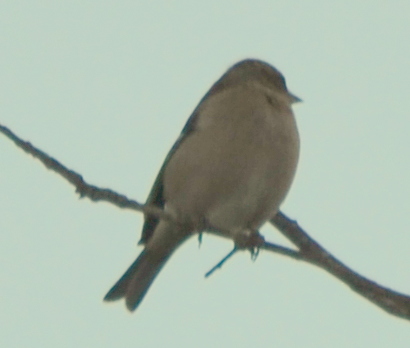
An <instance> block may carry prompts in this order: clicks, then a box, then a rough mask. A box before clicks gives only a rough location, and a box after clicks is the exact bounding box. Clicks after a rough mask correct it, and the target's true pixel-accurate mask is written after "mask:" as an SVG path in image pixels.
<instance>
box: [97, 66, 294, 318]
mask: <svg viewBox="0 0 410 348" xmlns="http://www.w3.org/2000/svg"><path fill="white" fill-rule="evenodd" d="M299 101H300V99H299V98H297V97H296V96H294V95H293V94H291V93H290V92H289V91H288V89H287V87H286V83H285V79H284V77H283V76H282V74H281V73H280V72H279V71H278V70H276V69H275V68H274V67H272V66H271V65H269V64H267V63H265V62H262V61H260V60H255V59H247V60H243V61H240V62H239V63H237V64H235V65H233V66H232V67H231V68H230V69H228V70H227V72H226V73H225V74H224V75H223V76H222V77H221V78H220V79H219V80H218V81H217V82H216V83H215V84H214V85H213V86H212V88H211V89H210V90H209V92H208V93H207V94H206V95H205V96H204V97H203V98H202V100H201V101H200V103H199V105H198V106H197V107H196V109H195V110H194V112H193V113H192V115H191V116H190V118H189V119H188V121H187V123H186V125H185V127H184V128H183V130H182V133H181V135H180V137H179V138H178V140H177V141H176V143H175V144H174V146H173V147H172V149H171V151H170V152H169V154H168V156H167V157H166V159H165V162H164V164H163V166H162V168H161V170H160V172H159V174H158V176H157V179H156V181H155V183H154V186H153V188H152V190H151V193H150V194H149V197H148V199H147V202H146V204H151V205H156V206H158V207H160V208H163V209H164V210H165V212H167V213H168V214H169V215H170V216H172V220H173V221H168V220H164V219H162V220H160V219H158V218H157V217H154V216H149V215H146V216H145V223H144V227H143V230H142V238H141V241H140V243H141V244H143V245H144V250H143V251H142V252H141V254H140V255H139V256H138V258H137V259H136V260H135V262H134V263H133V264H132V265H131V266H130V267H129V268H128V270H127V271H126V272H125V274H124V275H123V276H122V277H121V278H120V280H118V282H117V283H116V284H115V285H114V286H113V287H112V288H111V290H110V291H109V292H108V293H107V295H106V296H105V298H104V300H105V301H114V300H118V299H120V298H123V297H124V298H125V301H126V305H127V307H128V309H129V310H131V311H133V310H135V309H136V308H137V307H138V305H139V304H140V303H141V300H142V299H143V298H144V296H145V294H146V293H147V291H148V289H149V287H150V286H151V284H152V282H153V281H154V279H155V277H156V276H157V274H158V273H159V271H160V270H161V269H162V267H163V266H164V264H165V263H166V261H167V260H168V259H169V257H170V256H171V255H172V253H173V252H174V251H175V250H176V249H177V248H178V246H180V245H181V244H182V243H183V242H184V241H185V240H186V239H187V238H188V237H190V236H192V235H194V234H196V233H200V232H202V231H203V230H204V229H206V228H207V227H209V226H212V227H213V228H215V229H217V230H219V231H220V232H221V233H222V234H223V235H225V236H227V237H229V238H231V239H233V240H234V241H237V240H240V239H241V236H243V235H252V234H257V231H258V229H259V228H260V227H261V226H262V225H263V224H264V223H265V222H266V221H267V220H269V219H270V218H272V217H273V216H274V215H275V214H276V213H277V212H278V210H279V206H280V204H281V203H282V201H283V200H284V198H285V196H286V194H287V193H288V191H289V188H290V185H291V183H292V180H293V178H294V175H295V171H296V166H297V162H298V157H299V135H298V131H297V127H296V122H295V118H294V115H293V112H292V109H291V105H292V104H293V103H296V102H299Z"/></svg>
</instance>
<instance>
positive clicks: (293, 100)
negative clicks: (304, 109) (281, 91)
mask: <svg viewBox="0 0 410 348" xmlns="http://www.w3.org/2000/svg"><path fill="white" fill-rule="evenodd" d="M288 93H289V92H288ZM289 97H290V102H291V103H292V104H295V103H301V102H302V101H303V100H302V99H300V98H299V97H297V96H295V95H294V94H292V93H289Z"/></svg>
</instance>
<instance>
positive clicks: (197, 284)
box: [0, 0, 410, 348]
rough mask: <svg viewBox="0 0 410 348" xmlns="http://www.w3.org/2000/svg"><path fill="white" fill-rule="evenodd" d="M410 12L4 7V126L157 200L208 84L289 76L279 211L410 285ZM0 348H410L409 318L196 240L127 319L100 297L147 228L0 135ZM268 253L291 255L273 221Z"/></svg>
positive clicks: (223, 5)
mask: <svg viewBox="0 0 410 348" xmlns="http://www.w3.org/2000/svg"><path fill="white" fill-rule="evenodd" d="M409 13H410V3H408V2H405V1H387V0H386V1H370V0H369V1H360V2H358V1H350V0H347V1H332V2H329V1H325V0H322V1H319V0H317V1H306V2H302V1H289V0H287V1H284V0H282V1H272V0H266V1H262V0H253V1H225V0H218V1H206V2H193V1H183V0H176V1H172V2H167V1H105V2H96V1H58V2H56V1H40V0H39V1H18V0H16V1H8V2H6V1H3V2H1V4H0V35H1V36H0V47H1V54H0V81H1V82H0V123H2V124H4V125H6V126H8V127H10V128H11V129H12V130H13V131H15V132H16V133H17V134H18V135H20V136H21V137H23V138H24V139H26V140H29V141H31V142H32V143H33V144H35V145H36V146H38V147H40V148H41V149H42V150H44V151H46V152H48V153H49V154H50V155H52V156H55V157H56V158H57V159H59V160H60V161H62V163H64V164H65V165H67V166H68V167H70V168H72V169H74V170H76V171H78V172H80V173H81V174H82V175H83V176H84V178H85V179H86V180H87V181H88V182H90V183H92V184H95V185H100V186H103V187H109V188H112V189H114V190H117V191H118V192H120V193H124V194H126V195H128V196H129V197H131V198H134V199H137V200H139V201H140V202H144V201H145V199H146V196H147V194H148V192H149V190H150V187H151V185H152V183H153V181H154V179H155V176H156V174H157V172H158V170H159V168H160V166H161V164H162V161H163V159H164V157H165V155H166V154H167V152H168V150H169V148H170V147H171V146H172V144H173V142H174V141H175V140H176V138H177V137H178V135H179V132H180V131H181V129H182V127H183V125H184V124H185V121H186V119H187V118H188V116H189V115H190V113H191V111H192V110H193V109H194V107H195V106H196V104H197V103H198V101H199V100H200V98H201V97H202V96H203V95H204V94H205V92H206V91H207V90H208V88H209V87H210V86H211V84H212V83H213V82H214V81H215V80H216V79H217V78H219V77H220V75H221V74H222V73H223V72H224V71H225V69H226V68H228V67H229V66H230V65H231V64H233V63H235V62H236V61H238V60H240V59H243V58H247V57H254V58H259V59H263V60H266V61H267V62H269V63H271V64H273V65H274V66H276V67H277V68H278V69H279V70H280V71H282V73H283V74H284V75H285V77H286V80H287V84H288V87H289V89H290V90H291V91H292V92H293V93H294V94H295V95H297V96H299V97H300V98H302V99H303V100H304V103H302V104H297V105H295V108H294V110H295V113H296V115H297V121H298V125H299V130H300V135H301V140H302V151H301V159H300V165H299V168H298V173H297V177H296V181H295V183H294V185H293V187H292V190H291V193H290V194H289V196H288V198H287V200H286V203H285V204H284V205H283V207H282V210H283V211H284V212H285V213H286V214H288V215H289V216H290V217H292V218H294V219H296V220H297V221H298V222H299V223H300V224H301V226H302V227H304V228H305V229H306V230H307V231H308V232H309V233H310V234H311V235H312V237H314V238H315V239H317V240H318V241H319V242H320V243H321V244H322V245H323V246H324V247H326V248H327V249H328V250H329V251H331V252H332V253H333V254H334V255H335V256H336V257H338V258H340V259H341V260H343V261H344V262H345V263H346V264H347V265H349V266H350V267H352V268H353V269H355V270H356V271H358V272H359V273H361V274H363V275H366V276H367V277H369V278H371V279H373V280H375V281H377V282H379V283H381V284H383V285H386V286H388V287H391V288H393V289H395V290H398V291H401V292H405V293H408V294H409V293H410V277H409V274H410V272H409V264H410V254H409V248H410V233H409V227H408V216H409V212H410V200H409V196H410V184H409V177H410V157H409V148H410V136H409V135H410V117H409V113H410V97H409V88H408V86H409V84H410V69H409V61H410V44H409V39H408V34H409V32H410V21H409ZM0 192H1V195H0V211H1V215H0V279H1V284H0V301H1V305H0V307H1V310H0V346H1V347H211V346H212V347H238V348H239V347H249V346H264V347H266V346H272V347H300V346H303V347H305V348H313V347H314V348H317V347H333V348H339V347H343V348H345V347H350V348H356V347H373V346H377V347H395V348H396V347H400V348H401V347H403V348H404V347H408V344H409V340H410V326H409V322H408V321H404V320H401V319H398V318H396V317H393V316H390V315H388V314H386V313H385V312H383V311H381V310H380V309H379V308H378V307H376V306H374V305H372V304H371V303H370V302H368V301H366V300H364V299H363V298H361V297H359V296H358V295H356V294H355V293H353V292H351V291H350V290H349V289H348V288H347V287H346V286H345V285H343V284H342V283H341V282H339V281H338V280H336V279H335V278H333V277H331V276H330V275H328V274H326V273H324V272H323V271H321V270H319V269H317V268H314V267H313V266H310V265H308V264H304V263H300V262H296V261H292V260H290V259H287V258H285V257H281V256H278V255H275V254H272V253H267V252H261V253H260V255H259V257H258V259H257V260H256V262H252V261H251V260H250V256H249V254H248V253H241V254H238V255H236V256H235V257H234V258H232V259H231V260H230V261H229V262H228V263H227V264H226V265H225V266H224V267H223V268H222V269H221V270H219V271H217V272H216V273H215V274H214V275H213V276H212V277H211V278H209V279H206V280H205V279H204V274H205V272H206V271H208V270H209V269H210V268H211V267H212V266H214V264H215V263H216V262H218V261H219V260H220V259H221V257H223V256H224V255H225V254H226V253H227V252H228V251H229V250H230V249H231V247H232V243H230V242H228V241H226V240H222V239H219V238H216V237H212V236H207V235H205V236H204V239H203V243H202V245H201V247H200V248H198V241H197V240H196V239H195V238H193V239H191V240H190V242H189V243H186V244H185V245H184V246H183V247H182V248H181V249H180V250H178V252H177V253H176V254H175V255H174V257H173V258H172V259H171V261H170V262H169V263H168V265H167V266H166V267H165V269H164V270H163V271H162V273H161V274H160V276H159V277H158V279H157V281H156V282H155V283H154V286H153V287H152V288H151V290H150V292H149V294H148V296H146V298H145V299H144V301H143V303H142V305H141V306H140V308H139V309H138V310H137V312H135V313H134V314H132V315H131V314H130V313H128V312H127V311H126V310H125V307H124V303H123V302H117V303H110V304H105V303H103V302H102V298H103V296H104V295H105V293H106V292H107V291H108V289H109V288H110V287H111V286H112V285H113V283H114V282H115V281H116V280H117V279H118V278H119V276H121V275H122V273H123V272H124V271H125V269H126V268H127V267H128V266H129V264H130V263H131V262H132V261H133V260H134V258H135V257H136V255H137V253H138V252H139V250H140V249H139V247H137V245H136V242H137V241H138V239H139V236H140V228H141V224H142V218H141V215H140V214H137V213H133V212H131V211H122V210H120V209H117V208H115V207H113V206H111V205H109V204H105V203H99V204H94V203H91V202H90V201H89V200H87V199H84V200H79V199H78V196H77V195H76V194H75V193H74V189H73V187H71V186H69V185H68V184H67V183H66V182H65V181H64V180H63V179H62V178H60V177H59V176H57V175H55V174H54V173H52V172H50V171H47V170H46V169H45V168H44V167H43V166H42V165H41V164H40V163H39V162H38V161H35V160H33V159H32V158H31V157H30V156H28V155H26V154H24V153H23V152H22V151H21V150H19V149H17V148H16V147H15V146H14V145H13V144H12V143H11V141H9V140H8V139H6V138H5V137H4V136H2V135H0ZM263 233H264V234H265V236H266V237H267V238H268V239H269V240H272V241H276V242H280V243H285V244H286V245H288V244H287V243H286V241H283V239H282V238H281V237H280V236H279V234H278V233H277V232H276V231H275V230H274V229H273V227H271V226H266V227H265V228H264V230H263Z"/></svg>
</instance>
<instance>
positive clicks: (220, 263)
mask: <svg viewBox="0 0 410 348" xmlns="http://www.w3.org/2000/svg"><path fill="white" fill-rule="evenodd" d="M238 250H239V249H238V248H237V247H234V248H233V249H232V250H231V251H230V252H229V253H228V254H227V255H226V256H225V257H224V258H223V259H222V260H221V261H219V262H218V263H217V264H216V265H215V266H214V267H212V268H211V269H210V270H209V271H208V272H206V273H205V278H208V277H209V276H210V275H211V274H212V273H214V272H215V271H216V270H217V269H218V268H221V267H222V266H223V264H224V263H225V262H226V261H228V259H230V258H231V256H233V254H235V253H236V252H237V251H238Z"/></svg>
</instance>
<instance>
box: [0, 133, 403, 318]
mask: <svg viewBox="0 0 410 348" xmlns="http://www.w3.org/2000/svg"><path fill="white" fill-rule="evenodd" d="M0 133H3V134H4V135H5V136H6V137H8V138H9V139H10V140H12V141H13V142H14V143H15V144H16V145H17V146H18V147H20V148H21V149H23V150H24V151H25V152H27V153H29V154H30V155H32V156H33V157H35V158H37V159H38V160H39V161H41V162H42V163H43V164H44V165H45V166H46V168H48V169H50V170H52V171H54V172H56V173H58V174H60V175H61V176H62V177H63V178H65V179H66V180H67V181H68V182H69V183H70V184H72V185H74V186H75V188H76V192H78V193H79V194H80V197H81V198H83V197H87V198H89V199H91V200H92V201H95V202H98V201H105V202H109V203H111V204H113V205H115V206H117V207H119V208H126V209H131V210H135V211H142V212H144V213H149V214H150V215H154V216H157V217H159V218H161V219H168V220H172V218H171V217H170V216H169V215H168V214H166V213H165V212H164V211H163V210H161V209H159V208H158V207H155V206H144V205H143V204H141V203H138V202H137V201H135V200H131V199H129V198H127V197H126V196H125V195H121V194H118V193H116V192H114V191H112V190H110V189H105V188H99V187H96V186H93V185H90V184H88V183H87V182H85V181H84V179H83V178H82V176H81V175H80V174H78V173H76V172H74V171H73V170H70V169H68V168H67V167H65V166H64V165H62V164H61V163H60V162H59V161H57V160H56V159H54V158H52V157H50V156H49V155H47V154H46V153H44V152H43V151H41V150H39V149H37V148H36V147H34V146H33V145H31V144H30V143H29V142H26V141H23V140H22V139H20V138H19V137H18V136H17V135H15V134H14V133H13V132H12V131H11V130H10V129H8V128H6V127H4V126H2V125H0ZM271 223H272V224H273V225H274V226H276V228H277V229H278V230H279V231H280V232H281V233H282V234H283V235H284V236H285V237H287V238H288V239H289V240H290V241H291V242H292V243H293V244H294V245H295V246H296V247H297V248H298V249H299V250H293V249H290V248H286V247H282V246H279V245H276V244H272V243H269V242H263V243H262V244H261V245H260V246H259V247H260V248H261V249H264V250H268V251H271V252H275V253H278V254H281V255H284V256H288V257H290V258H292V259H296V260H300V261H306V262H309V263H311V264H314V265H316V266H318V267H320V268H322V269H324V270H325V271H327V272H329V273H330V274H332V275H334V276H335V277H337V278H338V279H340V280H341V281H342V282H344V283H345V284H347V285H348V286H349V287H350V288H351V289H352V290H354V291H355V292H357V293H358V294H360V295H362V296H364V297H365V298H366V299H368V300H369V301H371V302H373V303H374V304H376V305H377V306H379V307H380V308H382V309H383V310H385V311H386V312H388V313H390V314H393V315H395V316H398V317H400V318H403V319H409V320H410V297H409V296H407V295H404V294H400V293H398V292H396V291H394V290H391V289H388V288H385V287H383V286H380V285H378V284H377V283H375V282H373V281H371V280H369V279H367V278H365V277H363V276H361V275H359V274H358V273H356V272H354V271H353V270H352V269H350V268H348V267H347V266H345V265H344V264H343V263H342V262H340V261H339V260H338V259H336V258H335V257H334V256H332V255H331V254H330V253H329V252H328V251H326V250H325V249H324V248H323V247H322V246H320V245H319V244H318V243H317V242H316V241H315V240H314V239H312V238H311V237H310V236H309V235H308V234H307V233H306V232H305V231H304V230H303V229H302V228H301V227H300V226H299V225H298V224H297V223H296V222H295V221H292V220H290V219H289V218H288V217H286V216H285V215H284V214H283V213H281V212H279V213H278V214H277V215H276V216H275V217H274V218H273V219H272V220H271ZM208 231H212V232H213V233H216V234H219V235H221V234H220V233H218V231H217V230H215V229H212V228H209V229H208ZM222 235H223V234H222ZM252 247H254V245H250V248H252ZM235 251H236V249H235V248H234V249H233V250H232V251H231V252H230V253H229V254H228V255H227V256H226V257H225V258H224V259H223V260H221V261H220V262H219V263H218V264H217V265H216V266H215V267H214V268H212V270H211V271H209V272H208V273H207V275H209V274H210V273H212V272H213V271H214V270H216V269H217V268H220V267H221V266H222V265H223V263H224V262H225V261H226V260H227V259H229V257H231V256H232V255H233V254H234V253H235Z"/></svg>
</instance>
